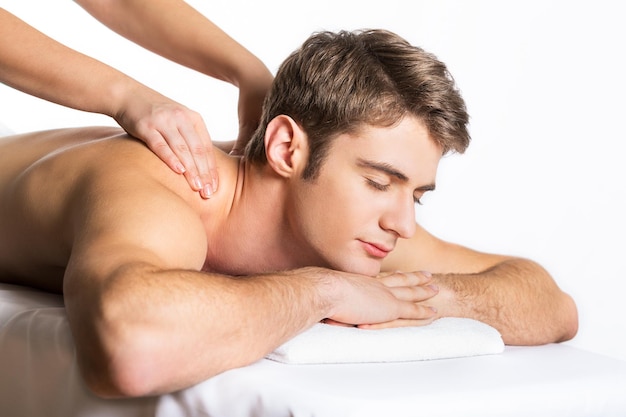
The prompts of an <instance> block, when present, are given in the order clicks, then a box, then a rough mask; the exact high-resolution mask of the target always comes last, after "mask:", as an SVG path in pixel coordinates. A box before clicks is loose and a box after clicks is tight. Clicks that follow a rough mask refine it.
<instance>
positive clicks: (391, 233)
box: [0, 31, 577, 397]
mask: <svg viewBox="0 0 626 417" xmlns="http://www.w3.org/2000/svg"><path fill="white" fill-rule="evenodd" d="M467 121H468V117H467V114H466V111H465V105H464V102H463V100H462V98H461V97H460V95H459V93H458V91H457V90H456V88H455V86H454V83H453V81H452V80H451V78H450V77H449V75H448V73H447V70H446V68H445V66H444V65H443V64H442V63H441V62H439V61H438V60H437V59H436V58H435V57H433V56H432V55H429V54H427V53H425V52H424V51H422V50H421V49H419V48H415V47H413V46H411V45H409V44H408V43H406V42H405V41H404V40H402V39H401V38H398V37H397V36H396V35H394V34H391V33H388V32H384V31H365V32H355V33H349V32H346V33H344V32H342V33H339V34H332V33H320V34H316V35H314V36H312V37H311V38H310V39H309V40H308V41H307V42H306V43H305V44H304V45H303V47H302V48H301V49H299V50H298V51H296V52H295V53H294V54H293V55H291V56H290V57H289V58H288V59H287V60H286V61H285V62H284V63H283V65H282V66H281V68H280V69H279V71H278V74H277V76H276V79H275V83H274V85H273V87H272V90H271V91H270V93H269V96H268V98H267V100H266V105H265V107H264V114H263V117H262V119H261V123H260V128H259V129H258V130H257V132H256V134H255V136H254V137H253V138H252V140H251V142H250V143H249V145H248V147H247V148H246V152H245V155H244V157H243V158H238V157H233V156H228V155H226V154H224V153H221V152H219V151H217V150H216V162H217V166H218V167H219V169H220V179H221V180H220V184H221V185H220V188H219V190H218V192H217V193H216V194H215V195H214V196H213V197H212V198H211V199H209V200H207V199H202V198H201V197H200V196H199V195H198V194H197V193H195V192H193V190H191V189H190V187H188V185H187V183H186V182H185V179H184V178H183V177H182V176H180V175H177V174H175V173H174V172H173V171H172V170H170V169H169V168H168V167H167V166H166V165H165V164H164V163H163V162H161V161H160V160H159V159H158V158H157V157H156V156H155V155H154V154H153V153H152V152H150V150H149V149H148V148H147V147H146V146H145V145H144V144H142V143H141V142H139V141H136V140H134V139H132V138H129V137H128V136H126V135H125V134H124V132H123V131H121V130H118V129H116V128H78V129H68V130H57V131H50V132H40V133H32V134H25V135H19V136H15V137H8V138H5V139H2V140H1V142H0V280H2V281H3V282H8V283H15V284H23V285H29V286H33V287H37V288H41V289H45V290H49V291H56V292H62V293H63V294H64V298H65V303H66V308H67V314H68V320H69V323H70V326H71V330H72V333H73V336H74V340H75V344H76V351H77V358H78V363H79V366H80V368H81V371H82V373H83V375H84V377H85V380H86V382H87V384H88V386H89V387H90V388H91V389H92V390H93V391H94V392H95V393H96V394H98V395H101V396H104V397H116V396H142V395H152V394H160V393H165V392H170V391H174V390H178V389H181V388H185V387H188V386H190V385H192V384H194V383H197V382H199V381H201V380H204V379H206V378H209V377H211V376H213V375H216V374H218V373H220V372H223V371H225V370H228V369H231V368H234V367H240V366H244V365H247V364H250V363H252V362H254V361H256V360H258V359H260V358H262V357H263V356H264V355H265V354H267V353H268V352H270V351H272V350H273V349H275V348H276V347H277V346H279V345H280V344H282V343H284V342H285V341H286V340H288V339H289V338H291V337H293V336H294V335H296V334H298V333H299V332H301V331H303V330H305V329H307V328H308V327H310V326H312V325H313V324H315V323H317V322H319V321H320V320H323V319H329V320H332V321H335V322H339V323H344V324H348V325H359V326H361V327H364V328H377V327H385V326H400V325H421V324H427V323H430V322H431V321H432V320H434V319H435V318H438V317H444V316H461V317H470V318H474V319H478V320H481V321H484V322H486V323H488V324H490V325H492V326H494V327H495V328H497V329H498V330H499V331H500V332H501V334H502V336H503V338H504V341H505V342H506V343H508V344H541V343H547V342H555V341H562V340H567V339H569V338H571V337H573V336H574V334H575V333H576V329H577V315H576V307H575V305H574V303H573V301H572V299H571V298H570V297H569V296H568V295H566V294H564V293H563V292H561V290H560V289H559V288H558V287H557V285H556V284H555V282H554V281H553V279H552V278H551V277H550V276H549V275H548V273H547V272H546V271H545V270H544V269H543V268H541V267H540V266H539V265H537V264H536V263H534V262H532V261H528V260H524V259H519V258H514V257H509V256H501V255H494V254H486V253H480V252H477V251H474V250H471V249H469V248H465V247H461V246H458V245H455V244H451V243H447V242H444V241H441V240H439V239H437V238H436V237H434V236H432V235H430V234H429V233H428V232H427V231H425V230H424V229H423V228H421V227H420V226H419V225H417V224H416V221H415V211H414V209H415V206H414V205H415V203H416V202H419V199H420V198H421V197H422V195H423V194H424V193H425V192H428V191H430V190H433V189H434V188H435V181H436V171H437V166H438V163H439V160H440V158H441V157H442V155H443V154H445V153H447V152H451V151H456V152H463V151H464V150H465V148H466V147H467V145H468V143H469V135H468V133H467V130H466V124H467ZM385 271H387V272H385ZM398 271H404V272H398ZM426 271H428V272H426Z"/></svg>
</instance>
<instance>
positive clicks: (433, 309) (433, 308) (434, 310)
mask: <svg viewBox="0 0 626 417" xmlns="http://www.w3.org/2000/svg"><path fill="white" fill-rule="evenodd" d="M428 308H430V309H431V310H432V311H433V313H436V312H437V309H436V308H435V307H428Z"/></svg>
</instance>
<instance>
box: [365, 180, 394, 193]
mask: <svg viewBox="0 0 626 417" xmlns="http://www.w3.org/2000/svg"><path fill="white" fill-rule="evenodd" d="M365 181H367V184H368V185H369V186H370V187H372V188H374V189H376V190H378V191H387V190H389V186H390V185H389V184H381V183H379V182H376V181H374V180H372V179H370V178H365Z"/></svg>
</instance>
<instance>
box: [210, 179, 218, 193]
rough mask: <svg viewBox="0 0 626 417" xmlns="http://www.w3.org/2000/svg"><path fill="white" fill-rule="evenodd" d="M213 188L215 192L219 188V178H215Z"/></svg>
mask: <svg viewBox="0 0 626 417" xmlns="http://www.w3.org/2000/svg"><path fill="white" fill-rule="evenodd" d="M211 185H212V186H213V192H216V191H217V186H218V182H217V178H213V181H212V184H211Z"/></svg>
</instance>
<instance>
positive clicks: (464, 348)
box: [266, 317, 504, 364]
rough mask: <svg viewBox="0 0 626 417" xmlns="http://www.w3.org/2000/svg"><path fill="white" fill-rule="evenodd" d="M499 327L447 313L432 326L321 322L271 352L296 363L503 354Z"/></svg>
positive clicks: (397, 360)
mask: <svg viewBox="0 0 626 417" xmlns="http://www.w3.org/2000/svg"><path fill="white" fill-rule="evenodd" d="M503 350H504V343H503V342H502V337H501V336H500V333H499V332H498V331H497V330H496V329H494V328H493V327H491V326H489V325H487V324H485V323H482V322H479V321H476V320H472V319H465V318H452V317H446V318H441V319H438V320H435V321H434V322H433V323H431V324H429V325H427V326H419V327H417V326H416V327H396V328H390V329H380V330H365V329H359V328H356V327H341V326H333V325H329V324H323V323H319V324H316V325H314V326H313V327H311V328H310V329H308V330H306V331H304V332H303V333H300V334H299V335H297V336H296V337H294V338H293V339H291V340H289V341H287V342H286V343H284V344H283V345H282V346H280V347H278V348H277V349H276V350H275V351H274V352H272V353H270V354H269V355H267V356H266V358H267V359H271V360H274V361H277V362H283V363H290V364H314V363H317V364H319V363H363V362H407V361H419V360H431V359H445V358H457V357H463V356H476V355H489V354H495V353H501V352H502V351H503Z"/></svg>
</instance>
